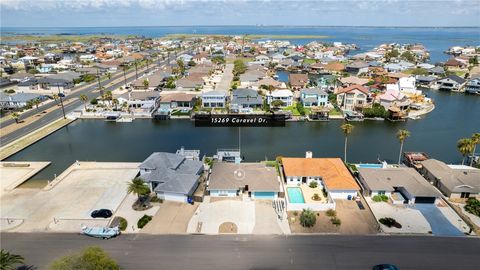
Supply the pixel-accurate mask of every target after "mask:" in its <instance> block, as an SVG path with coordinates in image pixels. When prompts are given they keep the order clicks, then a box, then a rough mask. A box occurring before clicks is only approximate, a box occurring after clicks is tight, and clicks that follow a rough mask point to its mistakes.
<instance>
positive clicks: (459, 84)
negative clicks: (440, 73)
mask: <svg viewBox="0 0 480 270" xmlns="http://www.w3.org/2000/svg"><path fill="white" fill-rule="evenodd" d="M464 85H465V80H464V79H462V78H460V77H459V76H457V75H450V76H448V77H446V78H444V79H441V80H438V81H437V87H438V90H444V91H460V90H462V88H463V86H464Z"/></svg>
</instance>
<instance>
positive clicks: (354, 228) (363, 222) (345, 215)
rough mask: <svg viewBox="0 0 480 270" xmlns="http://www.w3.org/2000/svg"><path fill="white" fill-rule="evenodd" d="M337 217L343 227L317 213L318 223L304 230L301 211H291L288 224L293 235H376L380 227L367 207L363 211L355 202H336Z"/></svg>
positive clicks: (324, 214)
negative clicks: (301, 222) (301, 223)
mask: <svg viewBox="0 0 480 270" xmlns="http://www.w3.org/2000/svg"><path fill="white" fill-rule="evenodd" d="M335 203H336V217H337V218H338V219H340V221H341V225H340V226H336V225H334V224H332V221H331V217H329V216H327V214H326V212H315V215H316V218H317V222H316V223H315V225H314V226H313V227H311V228H304V227H302V225H300V214H301V211H296V215H295V211H290V212H287V214H288V223H289V224H290V230H291V231H292V233H341V234H362V235H363V234H376V233H377V232H378V228H379V225H378V223H377V221H376V220H375V218H374V217H373V214H372V213H371V212H370V210H369V209H368V208H367V204H366V203H363V205H364V206H365V207H366V208H365V209H363V210H361V209H360V208H359V207H358V205H357V203H356V202H355V201H347V200H336V201H335Z"/></svg>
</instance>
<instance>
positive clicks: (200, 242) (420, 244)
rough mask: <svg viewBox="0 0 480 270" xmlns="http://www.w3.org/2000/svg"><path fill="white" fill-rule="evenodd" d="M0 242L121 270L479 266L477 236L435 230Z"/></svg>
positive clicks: (37, 257) (47, 237) (34, 259)
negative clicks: (103, 254)
mask: <svg viewBox="0 0 480 270" xmlns="http://www.w3.org/2000/svg"><path fill="white" fill-rule="evenodd" d="M0 237H1V246H2V248H4V249H7V250H9V251H10V252H13V253H15V254H20V255H22V256H24V258H25V261H26V264H27V265H34V266H36V267H38V269H45V268H46V267H47V266H48V265H49V264H50V263H51V262H52V260H54V259H55V258H59V257H62V256H64V255H66V254H69V253H71V252H76V251H79V250H81V249H82V248H85V247H87V246H92V245H95V246H100V247H102V248H103V249H105V250H106V251H107V252H108V253H109V254H110V255H111V256H112V257H113V258H114V259H115V260H117V261H118V262H119V263H120V265H121V266H122V267H123V268H124V269H195V270H201V269H208V270H212V269H256V270H274V269H322V270H323V269H371V268H372V266H373V265H375V264H379V263H393V264H395V265H397V266H398V267H399V269H401V270H405V269H462V270H468V269H478V266H479V262H480V252H479V250H480V240H479V239H478V238H447V237H432V236H339V235H297V236H252V235H248V236H234V235H231V236H205V235H145V234H135V235H121V236H119V237H117V238H115V239H110V240H102V239H95V238H90V237H87V236H84V235H79V234H49V233H31V234H19V233H3V234H0Z"/></svg>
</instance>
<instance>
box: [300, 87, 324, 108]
mask: <svg viewBox="0 0 480 270" xmlns="http://www.w3.org/2000/svg"><path fill="white" fill-rule="evenodd" d="M300 102H302V105H303V106H304V107H315V106H326V105H327V103H328V94H327V93H326V92H325V91H323V90H322V89H320V88H304V89H302V90H300Z"/></svg>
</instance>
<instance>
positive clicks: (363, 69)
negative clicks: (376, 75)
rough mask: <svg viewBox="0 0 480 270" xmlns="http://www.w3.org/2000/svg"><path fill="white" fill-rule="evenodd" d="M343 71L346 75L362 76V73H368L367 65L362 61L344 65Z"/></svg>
mask: <svg viewBox="0 0 480 270" xmlns="http://www.w3.org/2000/svg"><path fill="white" fill-rule="evenodd" d="M345 70H346V71H347V72H348V73H352V74H356V75H358V74H362V73H367V72H368V63H367V62H364V61H356V62H353V63H350V64H348V65H346V67H345Z"/></svg>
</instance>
